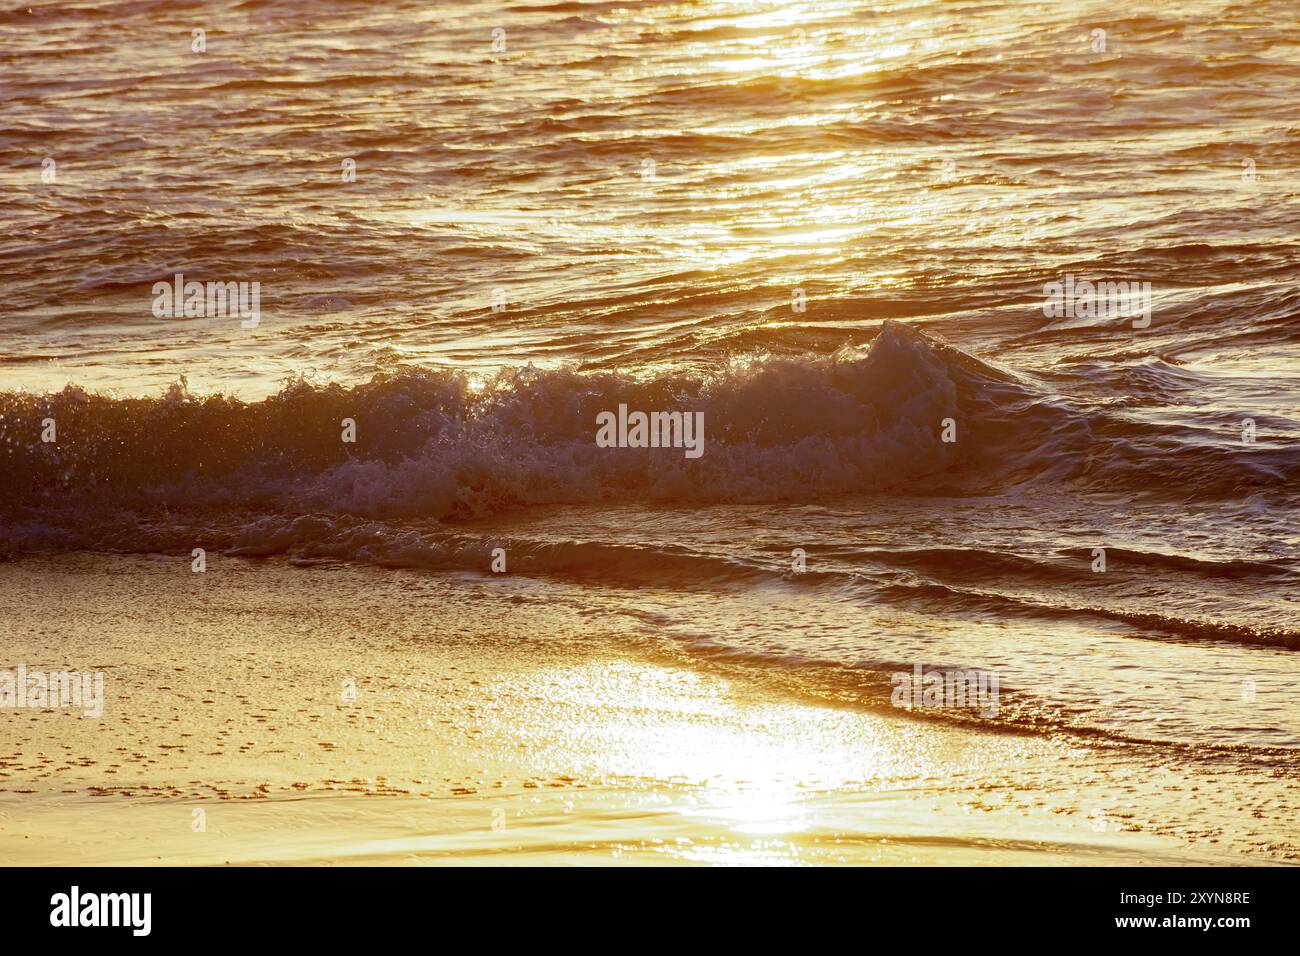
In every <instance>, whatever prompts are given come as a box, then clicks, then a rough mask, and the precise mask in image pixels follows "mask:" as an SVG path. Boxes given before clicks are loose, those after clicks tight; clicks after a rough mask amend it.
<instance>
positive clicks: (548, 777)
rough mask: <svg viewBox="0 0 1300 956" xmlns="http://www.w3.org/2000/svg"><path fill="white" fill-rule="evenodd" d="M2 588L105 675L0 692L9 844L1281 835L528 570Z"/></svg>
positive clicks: (1161, 858) (1047, 861)
mask: <svg viewBox="0 0 1300 956" xmlns="http://www.w3.org/2000/svg"><path fill="white" fill-rule="evenodd" d="M0 604H2V606H3V609H4V618H5V620H6V622H7V624H6V628H5V630H6V631H7V632H8V633H7V634H6V637H5V657H6V658H7V660H4V661H0V665H3V666H12V665H13V664H16V663H18V662H19V661H23V662H25V663H27V664H29V665H31V666H47V667H48V668H50V669H57V668H60V667H64V666H67V667H69V668H72V669H77V668H78V667H84V668H92V669H93V668H99V669H102V670H103V672H104V674H105V675H106V676H105V706H104V714H103V716H102V717H100V718H98V719H92V718H81V717H78V716H75V715H73V714H71V713H67V712H60V711H54V710H27V711H21V712H20V711H13V710H9V711H3V712H0V854H2V855H3V859H4V860H5V861H6V862H7V863H9V864H11V865H15V864H29V865H34V864H44V865H58V864H70V865H71V864H78V865H115V864H116V865H148V864H153V865H224V864H226V863H230V864H234V865H241V864H248V865H251V864H329V863H347V864H370V863H380V864H401V863H412V864H426V863H458V864H477V863H493V864H500V863H506V864H510V863H516V864H541V863H569V864H578V865H581V864H598V865H599V864H614V863H635V864H703V863H712V864H718V863H722V864H727V863H731V864H834V863H880V864H896V865H912V864H919V865H954V864H958V865H960V864H964V865H985V864H987V865H999V864H1031V865H1056V864H1062V865H1094V864H1095V865H1107V864H1125V865H1136V864H1144V863H1152V864H1157V863H1158V864H1165V865H1169V864H1180V863H1185V864H1191V865H1208V864H1216V863H1217V864H1222V863H1236V864H1243V863H1257V864H1267V863H1278V862H1288V854H1289V853H1293V852H1294V851H1293V850H1290V849H1288V848H1286V847H1282V848H1281V852H1280V853H1279V852H1275V849H1276V848H1272V849H1270V850H1269V851H1258V852H1251V851H1250V850H1249V846H1248V841H1246V842H1245V843H1243V839H1241V838H1238V836H1237V835H1236V834H1235V833H1234V834H1231V835H1229V834H1227V833H1226V832H1220V831H1216V829H1215V828H1214V827H1213V826H1200V825H1197V824H1196V823H1195V821H1191V822H1190V825H1187V826H1184V827H1183V829H1184V830H1186V831H1187V832H1183V833H1180V832H1178V830H1179V826H1180V824H1179V822H1178V821H1177V820H1176V819H1167V818H1169V817H1175V818H1176V817H1177V816H1179V814H1180V813H1182V812H1183V808H1181V807H1180V804H1179V800H1180V799H1182V798H1183V796H1189V797H1191V798H1192V799H1194V800H1197V799H1199V798H1198V797H1197V796H1196V794H1197V793H1201V792H1202V788H1205V787H1207V786H1208V785H1209V784H1208V781H1209V779H1210V777H1208V776H1207V777H1206V778H1205V779H1202V778H1201V777H1199V776H1197V775H1198V774H1199V773H1200V771H1196V770H1192V769H1189V768H1158V769H1161V770H1166V771H1168V775H1166V776H1164V777H1162V776H1161V774H1160V773H1158V772H1156V770H1157V768H1155V767H1153V765H1149V764H1144V763H1143V762H1142V761H1141V760H1134V759H1133V757H1132V756H1131V755H1129V754H1123V753H1115V752H1106V751H1101V750H1091V749H1088V748H1086V747H1083V746H1081V745H1079V744H1077V743H1070V742H1067V741H1062V740H1054V739H1048V738H1035V737H1030V736H1022V735H1009V734H1005V733H997V732H990V731H985V730H982V729H979V728H971V727H966V726H956V725H952V726H949V725H946V724H942V723H937V722H934V721H920V720H916V719H914V718H910V717H908V716H907V715H906V714H905V713H899V714H897V715H895V714H881V713H876V712H870V711H866V710H862V709H856V708H853V707H849V706H844V705H836V704H831V703H821V702H817V701H812V700H806V699H800V698H799V697H797V696H796V695H793V694H791V693H788V692H783V691H782V690H780V689H779V688H776V687H773V686H770V685H766V684H764V682H763V681H761V680H759V679H757V678H755V679H747V678H746V677H745V676H744V674H745V672H744V669H743V668H717V667H710V666H694V667H692V666H686V664H684V663H682V662H681V661H680V660H674V659H673V658H674V655H673V654H672V653H670V652H668V651H660V650H656V649H655V647H654V645H653V643H652V642H647V640H646V638H645V635H643V634H636V633H633V632H632V631H631V630H630V628H631V627H632V624H631V623H629V622H628V621H627V620H625V617H624V616H620V615H616V614H610V615H604V616H593V615H591V614H590V613H584V612H583V611H582V610H580V609H577V608H576V607H575V606H573V605H570V604H566V602H565V601H564V600H563V595H562V594H561V595H558V596H557V595H556V593H555V589H554V588H545V587H541V586H540V585H539V584H538V583H537V582H535V581H530V580H528V579H525V578H509V579H501V578H496V579H487V578H477V577H473V576H467V575H460V576H454V577H453V576H447V575H442V576H438V575H427V574H425V575H422V574H419V573H415V572H404V571H397V572H394V571H384V570H381V569H375V568H358V567H355V566H348V565H337V566H317V567H312V568H301V567H294V566H292V565H290V564H289V563H287V562H282V561H248V560H244V559H225V560H222V561H219V562H214V563H213V565H212V566H210V569H209V570H208V571H207V572H205V573H204V574H191V573H189V571H188V561H187V560H182V559H177V558H173V557H162V556H133V557H126V556H120V555H106V554H74V555H63V556H55V557H50V556H34V557H30V558H24V559H21V560H18V561H10V562H4V563H0ZM349 682H350V683H349ZM1180 775H1181V776H1180ZM1193 781H1194V782H1193ZM1175 783H1177V785H1175ZM1174 791H1179V792H1174ZM1182 791H1191V792H1190V793H1187V794H1184V793H1183V792H1182ZM1162 814H1164V817H1165V818H1162V816H1161V815H1162ZM200 820H201V821H202V829H199V828H198V825H199V821H200ZM1185 822H1186V821H1185ZM1261 825H1263V824H1261ZM1221 830H1222V828H1221ZM1244 836H1245V834H1242V835H1241V837H1242V838H1244ZM1294 859H1295V857H1294V856H1292V857H1291V861H1293V860H1294Z"/></svg>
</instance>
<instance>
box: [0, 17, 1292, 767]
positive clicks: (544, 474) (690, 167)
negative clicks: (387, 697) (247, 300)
mask: <svg viewBox="0 0 1300 956" xmlns="http://www.w3.org/2000/svg"><path fill="white" fill-rule="evenodd" d="M1298 25H1300V24H1297V11H1296V9H1295V7H1294V5H1293V4H1289V3H1283V2H1280V0H1278V2H1264V3H1250V4H1246V3H1240V4H1233V3H1209V2H1182V3H1153V4H1146V5H1143V7H1142V11H1141V12H1136V10H1134V9H1130V8H1125V7H1122V6H1120V5H1117V4H1113V3H1091V2H1080V3H1071V4H1059V5H1058V4H1021V3H995V4H989V3H961V2H943V3H925V2H888V3H879V4H859V3H837V2H833V0H824V2H816V3H784V2H783V3H776V2H738V3H723V2H699V3H691V2H686V3H671V4H668V3H656V2H629V3H583V2H570V3H551V4H516V5H502V4H480V3H473V2H469V3H455V4H451V3H448V4H426V3H418V4H417V3H392V4H384V5H372V4H364V3H356V4H344V3H337V4H335V3H331V4H314V3H305V2H301V0H298V2H295V0H283V2H251V0H250V2H243V3H180V4H178V3H173V2H168V3H162V2H125V3H114V4H106V3H105V4H96V3H88V4H78V5H75V6H61V5H47V4H36V3H34V4H32V5H31V7H30V10H29V9H28V8H27V7H26V6H25V5H24V6H21V7H17V8H12V9H10V10H8V11H5V12H3V13H0V37H2V38H3V42H0V90H2V92H0V96H2V97H3V110H2V111H0V190H3V204H2V205H0V224H3V227H4V228H3V230H2V232H0V288H2V289H3V302H2V305H0V495H2V497H0V530H2V535H0V554H2V555H3V556H4V557H5V558H6V559H9V560H22V559H23V557H24V555H27V554H31V553H34V552H49V551H68V550H86V551H105V552H127V553H142V554H152V553H161V554H165V555H173V556H176V557H177V560H178V562H182V563H184V562H188V560H189V555H190V554H191V551H192V549H193V548H197V547H202V548H204V549H206V550H207V551H208V552H209V554H210V555H212V556H213V558H214V559H216V560H223V559H249V560H257V559H263V558H268V557H271V556H279V557H282V558H287V559H289V560H292V561H294V562H296V563H299V564H301V565H303V566H304V571H303V573H304V575H309V574H310V570H309V568H310V566H312V565H315V564H320V563H331V564H333V563H339V562H343V563H358V564H366V565H379V566H382V567H392V568H414V569H421V570H423V571H426V572H427V573H428V574H431V575H450V576H456V575H461V576H464V575H475V576H478V575H483V576H487V575H491V574H492V570H491V563H492V560H493V558H492V552H493V549H496V548H501V549H504V552H505V556H506V562H507V570H506V574H507V575H510V576H515V577H517V578H523V579H525V580H527V581H530V582H535V583H536V588H537V590H536V591H535V592H534V593H536V594H538V595H542V596H543V597H541V598H539V599H542V600H545V599H546V598H545V597H544V596H545V595H548V594H549V595H551V596H552V597H551V599H553V600H563V601H566V602H575V603H577V604H578V605H580V606H581V608H582V609H583V610H584V613H589V615H590V619H591V620H592V622H593V627H600V626H601V622H602V621H605V620H609V619H611V618H610V616H614V617H617V619H618V620H619V621H620V622H626V621H628V620H633V621H636V622H638V626H639V627H640V628H641V629H642V630H643V632H644V634H645V636H646V638H647V639H648V640H653V641H660V642H664V643H665V645H666V646H670V647H672V648H674V649H676V650H677V651H679V652H680V653H682V654H683V655H685V656H686V658H687V659H695V660H700V661H701V662H704V661H706V660H712V659H718V658H722V659H725V660H729V661H737V662H747V663H749V664H752V666H753V668H754V669H755V670H756V671H758V672H761V673H764V674H767V675H770V676H771V677H772V679H773V680H777V681H781V682H784V683H788V684H790V685H791V686H793V687H796V688H797V689H798V690H800V691H801V692H806V693H812V694H818V695H823V696H826V697H828V698H830V699H834V700H836V701H839V702H844V703H848V704H851V705H853V706H861V707H879V708H890V707H892V706H893V704H894V701H893V697H894V693H893V692H894V689H895V683H894V676H893V675H895V674H899V673H905V674H906V673H911V672H912V671H913V668H914V667H915V666H917V665H920V666H921V667H922V668H923V669H925V670H930V669H936V668H938V669H945V668H947V669H951V668H960V669H979V670H984V671H988V672H991V673H994V674H997V675H998V678H999V687H1000V698H999V706H998V707H997V708H996V712H995V713H987V714H984V713H980V712H977V711H973V710H969V709H966V710H962V709H943V708H940V709H932V708H922V709H919V710H917V711H916V714H915V715H916V716H917V717H918V718H922V719H935V720H944V721H951V720H960V721H972V722H977V723H990V724H995V725H999V726H1001V725H1005V726H1007V727H1008V728H1010V729H1013V730H1016V731H1018V732H1023V733H1030V734H1051V735H1066V736H1071V737H1077V738H1078V739H1080V740H1089V741H1099V742H1101V743H1103V744H1105V745H1106V746H1114V747H1118V748H1125V747H1140V748H1148V749H1149V748H1167V750H1168V752H1169V754H1170V755H1171V757H1170V759H1179V760H1184V759H1185V760H1201V761H1207V762H1210V763H1214V762H1221V763H1223V765H1224V766H1225V767H1238V766H1250V767H1253V768H1256V769H1258V770H1259V772H1260V773H1262V774H1264V775H1267V776H1271V777H1277V776H1278V775H1279V774H1280V775H1282V776H1283V778H1284V779H1289V780H1291V781H1294V780H1295V775H1296V772H1297V763H1296V760H1295V756H1296V749H1297V748H1298V747H1300V706H1297V704H1296V700H1297V688H1298V687H1300V664H1297V651H1300V603H1298V602H1297V583H1298V582H1300V563H1298V561H1297V546H1298V545H1300V489H1298V486H1297V480H1298V478H1300V285H1298V284H1297V277H1298V276H1300V228H1298V226H1300V206H1298V204H1297V198H1298V195H1300V193H1298V189H1300V120H1298V119H1297V112H1296V104H1297V102H1300V39H1298V38H1300V32H1298V31H1297V30H1296V29H1295V28H1296V27H1297V26H1298ZM195 29H202V30H204V31H205V33H204V34H203V41H204V44H205V46H204V49H203V51H202V52H196V51H195V49H194V48H193V46H194V44H195V43H196V42H197V41H196V39H195V37H194V36H193V34H192V31H193V30H195ZM1098 30H1100V31H1104V33H1103V34H1101V35H1099V34H1097V33H1096V32H1095V31H1098ZM1103 47H1104V48H1103ZM353 173H354V174H355V175H354V176H353V175H352V174H353ZM178 273H180V274H182V275H183V276H184V277H185V278H186V279H189V280H197V281H201V282H246V283H253V282H257V283H259V286H258V288H259V290H260V291H259V296H260V298H259V312H258V314H257V316H256V321H255V323H253V322H250V321H242V322H241V320H240V318H239V317H232V316H229V315H221V316H210V317H208V316H205V317H190V318H185V317H179V318H173V317H170V316H164V317H161V318H160V317H158V316H157V315H155V313H154V311H153V306H154V303H155V299H156V297H157V293H156V292H155V291H154V284H155V283H158V282H162V283H171V282H173V281H174V277H175V276H176V274H178ZM1067 281H1068V282H1069V283H1070V284H1071V285H1075V286H1077V283H1080V282H1102V281H1105V282H1125V283H1128V282H1133V283H1137V284H1138V288H1140V289H1145V288H1147V286H1146V284H1148V283H1149V289H1150V292H1149V299H1148V300H1146V304H1147V305H1148V306H1149V310H1148V311H1147V312H1144V313H1141V314H1136V313H1134V314H1130V312H1125V313H1123V314H1119V315H1115V314H1107V315H1097V314H1088V310H1086V309H1077V308H1076V309H1073V310H1070V312H1069V314H1064V315H1055V314H1053V315H1049V314H1047V312H1048V311H1050V310H1045V308H1044V306H1045V301H1046V299H1047V298H1048V286H1049V284H1050V283H1053V282H1060V283H1062V284H1063V285H1064V284H1065V283H1066V282H1067ZM1144 294H1145V293H1144ZM1130 311H1131V310H1130ZM620 405H626V406H628V408H630V409H632V410H643V411H656V410H677V411H683V412H699V413H702V414H703V421H704V442H705V443H704V453H703V454H702V455H701V456H700V457H698V458H690V457H687V455H686V454H684V451H683V450H682V449H680V448H647V449H638V448H605V447H599V446H598V445H597V443H596V441H595V437H596V422H597V416H598V415H600V414H601V413H603V412H611V411H615V410H617V409H618V407H619V406H620ZM345 419H351V420H352V422H353V423H355V429H356V441H355V442H344V441H343V440H342V432H343V424H342V423H343V421H344V420H345ZM47 420H52V422H53V427H54V428H55V433H54V434H53V435H52V437H53V438H54V440H52V441H43V440H42V435H43V432H45V430H46V429H47V428H48V427H49V426H48V425H47ZM945 432H947V435H946V436H945ZM945 437H949V438H955V440H953V441H946V440H944V439H945ZM1099 549H1100V550H1099ZM1103 561H1104V569H1103V567H1102V563H1103ZM178 566H179V565H178ZM305 580H306V579H305ZM304 587H307V585H304ZM384 626H385V622H383V621H377V622H376V627H377V628H378V629H381V630H382V629H383V627H384ZM1293 785H1294V784H1293Z"/></svg>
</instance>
